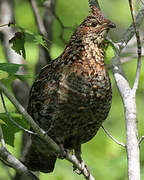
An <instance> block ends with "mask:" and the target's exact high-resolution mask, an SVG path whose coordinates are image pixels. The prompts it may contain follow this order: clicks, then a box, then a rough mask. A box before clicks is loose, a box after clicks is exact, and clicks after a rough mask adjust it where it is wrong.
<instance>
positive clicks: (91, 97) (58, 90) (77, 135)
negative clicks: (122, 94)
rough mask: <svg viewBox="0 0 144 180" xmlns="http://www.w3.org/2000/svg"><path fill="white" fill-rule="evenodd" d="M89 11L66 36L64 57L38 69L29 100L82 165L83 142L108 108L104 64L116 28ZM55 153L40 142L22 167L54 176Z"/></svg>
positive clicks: (32, 112) (108, 87)
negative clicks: (113, 30)
mask: <svg viewBox="0 0 144 180" xmlns="http://www.w3.org/2000/svg"><path fill="white" fill-rule="evenodd" d="M90 8H91V13H90V14H89V15H88V16H87V17H86V18H85V19H84V21H83V22H82V23H81V24H80V26H79V27H78V28H77V29H76V30H75V32H74V33H73V35H72V36H71V38H70V41H69V43H68V45H67V46H66V48H65V50H64V51H63V53H62V54H61V55H60V56H59V57H58V58H57V59H56V60H54V61H51V63H49V64H47V65H46V66H45V67H44V68H42V70H41V72H40V74H39V76H38V77H37V78H36V80H35V82H34V84H33V86H32V89H31V92H30V97H29V105H28V112H29V114H30V115H31V116H32V117H33V119H34V120H35V122H36V123H37V124H38V125H39V126H40V127H41V128H42V129H44V130H45V131H46V132H47V134H48V135H49V136H50V137H51V138H52V139H53V140H54V141H55V142H56V143H57V144H58V145H62V146H63V148H64V149H69V150H74V151H75V155H76V157H77V158H78V159H79V160H80V161H81V156H80V154H81V144H83V143H86V142H87V141H89V140H90V139H92V138H93V137H94V136H95V135H96V133H97V131H98V129H99V128H100V127H101V125H102V123H103V121H104V120H105V119H106V118H107V115H108V113H109V110H110V107H111V99H112V90H111V83H110V79H109V75H108V73H107V70H106V66H105V63H104V47H105V42H106V35H107V33H108V31H109V30H110V28H114V27H115V24H114V23H112V22H111V21H109V20H108V19H106V18H105V17H104V16H103V15H102V13H101V12H100V10H98V9H97V8H96V7H95V6H92V5H91V6H90ZM56 159H57V155H56V154H55V153H54V152H53V151H52V149H51V148H50V147H49V146H48V145H47V144H46V143H45V142H44V141H43V140H42V139H40V138H38V137H35V136H32V144H31V146H30V149H29V152H28V154H27V155H26V159H25V161H24V163H25V164H26V165H27V167H28V168H29V169H30V170H33V171H42V172H52V171H53V169H54V165H55V161H56Z"/></svg>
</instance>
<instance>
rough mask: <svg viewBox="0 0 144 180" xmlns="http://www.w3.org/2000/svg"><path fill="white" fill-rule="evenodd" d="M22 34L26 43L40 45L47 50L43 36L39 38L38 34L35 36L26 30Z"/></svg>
mask: <svg viewBox="0 0 144 180" xmlns="http://www.w3.org/2000/svg"><path fill="white" fill-rule="evenodd" d="M24 33H25V41H26V42H30V43H32V42H33V43H34V44H37V45H41V46H43V47H44V48H46V49H47V50H48V47H47V44H46V41H45V40H44V39H43V36H41V35H40V34H35V33H33V32H31V31H28V30H24Z"/></svg>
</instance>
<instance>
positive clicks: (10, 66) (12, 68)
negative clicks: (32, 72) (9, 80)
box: [0, 63, 25, 75]
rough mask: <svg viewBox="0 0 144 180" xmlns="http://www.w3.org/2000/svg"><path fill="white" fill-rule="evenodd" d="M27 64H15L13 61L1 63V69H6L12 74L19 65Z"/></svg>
mask: <svg viewBox="0 0 144 180" xmlns="http://www.w3.org/2000/svg"><path fill="white" fill-rule="evenodd" d="M21 66H25V65H24V64H13V63H0V70H2V71H6V72H7V73H8V74H10V75H14V74H15V73H16V72H17V71H18V70H19V67H21Z"/></svg>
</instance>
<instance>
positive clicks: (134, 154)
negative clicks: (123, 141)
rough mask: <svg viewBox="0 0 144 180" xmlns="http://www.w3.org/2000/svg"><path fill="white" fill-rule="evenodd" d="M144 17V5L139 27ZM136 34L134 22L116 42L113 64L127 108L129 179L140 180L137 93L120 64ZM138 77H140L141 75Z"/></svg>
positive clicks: (137, 24) (140, 13)
mask: <svg viewBox="0 0 144 180" xmlns="http://www.w3.org/2000/svg"><path fill="white" fill-rule="evenodd" d="M143 19H144V6H143V7H142V8H141V10H140V12H139V13H138V15H137V18H136V27H137V28H138V27H139V26H140V24H141V23H142V20H143ZM134 34H135V29H134V26H133V24H132V25H131V26H130V27H129V28H128V30H127V31H126V33H125V34H124V36H123V37H122V39H121V40H120V41H119V42H118V43H115V44H114V46H115V48H116V51H115V57H113V59H112V61H111V64H112V71H113V74H114V78H115V81H116V84H117V87H118V89H119V91H120V95H121V97H122V100H123V103H124V108H125V119H126V137H127V145H126V147H127V157H128V178H129V180H135V179H137V180H140V160H139V142H138V129H137V117H136V102H135V93H133V91H132V89H131V88H130V86H129V83H128V81H127V79H126V78H125V76H124V73H123V70H122V67H121V64H120V57H119V55H120V52H121V51H122V49H123V48H124V47H125V46H126V45H127V43H128V42H129V40H130V39H131V38H132V37H133V35H134ZM138 71H139V70H138ZM137 77H138V78H139V75H138V76H137ZM137 77H136V78H137ZM136 86H137V85H136Z"/></svg>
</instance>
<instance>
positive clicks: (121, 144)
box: [101, 126, 126, 147]
mask: <svg viewBox="0 0 144 180" xmlns="http://www.w3.org/2000/svg"><path fill="white" fill-rule="evenodd" d="M101 127H102V129H103V130H104V131H105V133H106V134H107V135H108V136H109V137H110V138H111V139H112V140H113V141H114V142H115V143H117V144H118V145H120V146H122V147H126V145H125V144H124V143H121V142H119V141H117V140H116V139H115V138H114V137H113V136H112V135H111V134H110V133H109V132H108V131H107V130H106V129H105V128H104V126H101Z"/></svg>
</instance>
